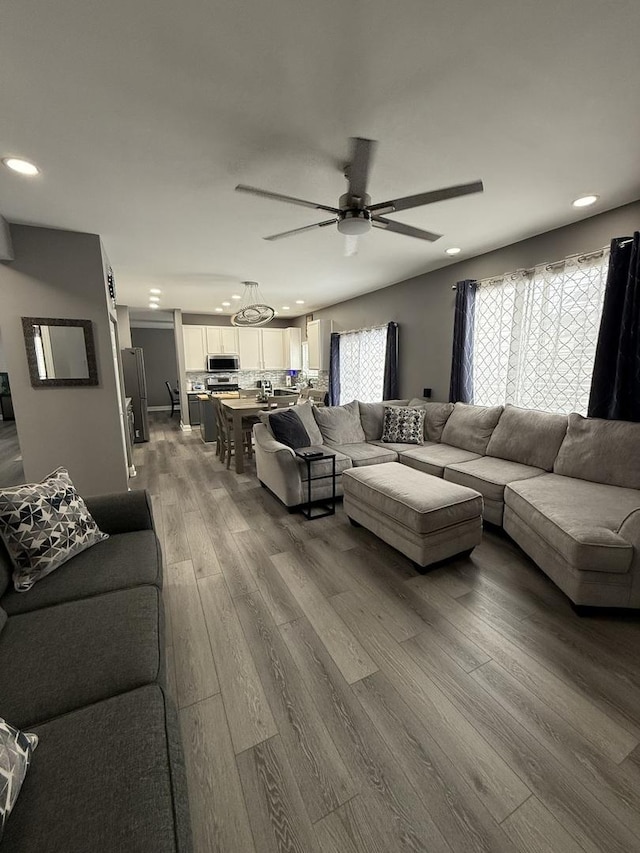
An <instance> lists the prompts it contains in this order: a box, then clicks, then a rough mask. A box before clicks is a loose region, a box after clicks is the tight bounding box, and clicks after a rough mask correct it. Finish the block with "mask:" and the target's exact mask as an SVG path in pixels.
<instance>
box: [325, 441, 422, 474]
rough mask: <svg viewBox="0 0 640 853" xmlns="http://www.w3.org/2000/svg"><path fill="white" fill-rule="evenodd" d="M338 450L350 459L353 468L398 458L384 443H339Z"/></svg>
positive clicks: (392, 460) (393, 460)
mask: <svg viewBox="0 0 640 853" xmlns="http://www.w3.org/2000/svg"><path fill="white" fill-rule="evenodd" d="M405 446H411V447H413V446H414V445H403V447H405ZM339 450H340V453H341V454H343V455H344V456H348V457H349V459H351V463H352V465H353V467H354V468H359V467H360V466H361V465H378V464H380V463H381V462H395V461H396V459H397V458H398V454H397V453H396V452H395V451H394V450H390V449H389V448H388V447H386V446H385V445H382V446H380V445H379V444H369V443H368V442H361V443H360V444H341V445H340V448H339Z"/></svg>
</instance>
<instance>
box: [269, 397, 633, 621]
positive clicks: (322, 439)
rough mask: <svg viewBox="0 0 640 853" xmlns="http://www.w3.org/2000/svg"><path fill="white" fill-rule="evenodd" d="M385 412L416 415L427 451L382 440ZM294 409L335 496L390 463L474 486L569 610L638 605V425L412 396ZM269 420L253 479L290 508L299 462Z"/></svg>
mask: <svg viewBox="0 0 640 853" xmlns="http://www.w3.org/2000/svg"><path fill="white" fill-rule="evenodd" d="M385 405H411V406H419V407H421V408H423V409H424V410H425V430H424V443H423V444H421V445H415V444H412V445H408V444H389V443H385V442H383V441H382V440H381V438H382V429H383V419H384V406H385ZM296 411H297V412H298V414H299V415H300V417H301V420H302V421H303V424H304V425H305V428H306V429H307V432H308V434H309V437H310V440H311V444H313V445H316V444H317V445H322V446H323V447H324V449H325V450H326V451H327V452H328V453H331V454H334V455H335V457H336V471H337V474H338V476H337V493H338V494H341V492H342V488H341V483H340V475H341V474H342V472H343V471H345V470H346V469H348V468H350V467H352V466H354V467H357V466H360V465H375V464H379V463H382V462H389V461H398V462H401V463H402V464H404V465H408V466H410V467H412V468H415V469H417V470H419V471H423V472H425V473H427V474H431V475H433V476H436V477H444V479H446V480H450V481H451V482H454V483H458V484H460V485H463V486H468V487H471V488H472V489H475V490H476V491H478V492H479V493H480V494H481V495H482V497H483V501H484V519H485V521H488V522H490V523H492V524H495V525H499V526H501V527H503V528H504V530H505V531H506V532H507V533H508V534H509V536H511V538H512V539H514V540H515V541H516V542H517V543H518V545H519V546H520V547H521V548H522V549H523V550H524V551H525V552H526V553H527V554H528V555H529V556H530V557H531V558H532V559H533V560H534V561H535V562H536V563H537V564H538V566H539V567H540V568H541V569H542V570H543V571H544V572H545V573H546V574H547V575H548V576H549V577H550V578H551V579H552V580H553V581H554V582H555V583H556V584H557V586H559V587H560V589H562V590H563V591H564V592H565V593H566V595H567V596H568V597H569V598H570V599H571V601H572V602H573V603H574V604H576V605H584V606H605V607H633V608H638V607H640V424H633V423H627V422H623V421H605V420H597V419H591V418H583V417H582V416H581V415H578V414H571V415H568V416H566V415H558V414H551V413H548V412H538V411H531V410H527V409H521V408H517V407H515V406H509V405H508V406H506V407H504V408H503V407H502V406H496V407H483V406H470V405H466V404H463V403H456V404H455V405H453V404H451V403H432V402H428V401H425V400H422V399H419V398H415V399H413V400H393V401H387V402H386V403H358V402H357V401H354V402H353V403H349V404H348V405H346V406H338V407H331V408H325V409H321V408H314V407H312V406H311V405H309V404H308V403H305V404H304V405H300V406H298V407H297V409H296ZM269 417H270V415H265V416H264V417H263V419H262V421H263V422H262V423H260V424H257V425H256V426H255V427H254V434H255V443H256V466H257V473H258V478H259V479H260V481H261V482H262V483H263V484H264V485H265V486H266V487H267V488H269V489H270V490H271V491H272V492H273V493H274V494H275V495H276V496H277V497H278V498H279V499H280V500H281V501H283V503H285V504H286V505H287V506H289V507H295V506H297V505H299V504H301V503H302V502H303V500H304V499H305V495H306V488H307V484H306V482H305V476H306V473H305V466H304V465H303V464H301V463H300V461H299V460H298V458H297V457H296V456H295V454H294V452H293V451H292V450H291V448H289V447H287V446H286V445H283V444H281V443H279V442H277V441H276V440H275V438H274V436H273V433H272V432H271V430H270V427H269ZM314 473H316V474H317V473H318V472H314ZM425 488H428V480H425ZM329 490H330V486H329V484H328V481H322V480H321V481H319V482H317V483H312V498H313V499H318V500H320V499H322V498H325V497H326V496H327V494H328V492H329Z"/></svg>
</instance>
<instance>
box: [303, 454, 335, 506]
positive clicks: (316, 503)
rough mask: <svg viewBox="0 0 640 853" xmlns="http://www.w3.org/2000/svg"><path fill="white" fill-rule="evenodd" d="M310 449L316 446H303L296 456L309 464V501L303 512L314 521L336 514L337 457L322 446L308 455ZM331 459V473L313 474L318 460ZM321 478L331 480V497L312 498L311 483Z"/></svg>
mask: <svg viewBox="0 0 640 853" xmlns="http://www.w3.org/2000/svg"><path fill="white" fill-rule="evenodd" d="M309 450H316V448H310V447H303V448H300V449H299V450H296V456H297V457H298V458H299V459H301V460H302V461H303V462H304V463H305V465H306V466H307V502H306V504H304V505H303V507H302V514H303V515H304V517H305V518H306V519H307V521H313V520H314V519H316V518H325V517H326V516H327V515H335V512H336V457H335V454H333V453H326V452H325V451H324V450H322V453H320V450H321V448H318V449H317V455H313V456H307V455H306V453H307V451H309ZM329 459H330V460H331V473H330V474H321V475H318V476H317V477H313V476H312V472H313V465H314V463H316V462H326V461H327V460H329ZM319 480H331V498H327V499H326V500H322V501H312V500H311V483H317V482H318V481H319Z"/></svg>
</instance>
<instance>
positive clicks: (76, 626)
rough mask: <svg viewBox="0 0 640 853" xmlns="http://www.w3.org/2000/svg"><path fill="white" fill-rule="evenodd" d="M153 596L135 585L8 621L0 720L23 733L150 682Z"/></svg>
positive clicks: (156, 666)
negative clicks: (35, 724) (45, 722)
mask: <svg viewBox="0 0 640 853" xmlns="http://www.w3.org/2000/svg"><path fill="white" fill-rule="evenodd" d="M160 595H161V593H160V590H159V589H158V588H157V587H155V586H139V587H136V588H135V589H128V590H119V591H117V592H110V593H106V594H105V595H100V596H94V597H93V598H85V599H81V600H80V601H71V602H67V603H66V604H58V605H56V606H55V607H45V608H43V609H42V610H34V611H33V612H32V613H23V614H21V615H19V616H11V617H10V618H9V619H8V620H7V624H6V625H5V627H4V630H3V632H2V634H0V672H1V673H2V712H3V714H6V716H7V718H8V719H10V720H11V721H12V723H15V724H16V725H17V726H19V727H21V728H23V727H24V726H27V725H31V724H32V723H37V722H42V721H43V720H47V719H50V718H51V717H55V716H57V715H59V714H64V713H66V712H67V711H71V710H73V709H75V708H80V707H82V706H84V705H89V704H90V703H92V702H98V701H100V700H101V699H106V698H107V697H108V696H112V695H114V694H115V693H124V691H126V690H131V689H133V688H134V687H139V686H141V685H143V684H149V683H150V682H152V681H155V680H156V679H157V678H158V677H159V675H160V673H161V652H160V649H161V648H162V642H163V638H162V634H163V631H162V623H161V618H162V607H161V598H160Z"/></svg>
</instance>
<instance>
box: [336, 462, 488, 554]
mask: <svg viewBox="0 0 640 853" xmlns="http://www.w3.org/2000/svg"><path fill="white" fill-rule="evenodd" d="M342 488H343V490H344V510H345V512H346V514H347V515H348V516H349V519H350V520H351V521H352V522H356V523H358V524H361V525H362V526H363V527H366V528H367V530H370V531H371V532H372V533H375V535H376V536H379V537H380V539H383V540H384V541H385V542H388V543H389V545H391V546H393V547H394V548H397V549H398V551H401V552H402V553H403V554H405V555H406V556H407V557H409V559H410V560H413V561H414V563H416V564H417V565H418V566H419V567H422V568H424V567H425V566H429V565H431V563H437V562H439V561H440V560H444V559H446V558H447V557H453V556H455V555H456V554H461V553H464V552H469V551H471V550H472V549H473V548H474V547H475V546H476V545H478V544H479V543H480V539H481V538H482V495H480V494H479V493H478V492H476V491H474V490H473V489H469V488H467V487H466V486H459V485H458V484H457V483H450V482H449V481H448V480H441V479H440V478H439V477H433V476H432V475H431V474H425V473H424V472H423V471H417V470H416V469H415V468H409V466H408V465H401V464H400V463H398V462H385V463H383V464H381V465H370V466H367V467H363V468H349V469H348V470H346V471H344V472H343V474H342Z"/></svg>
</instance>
